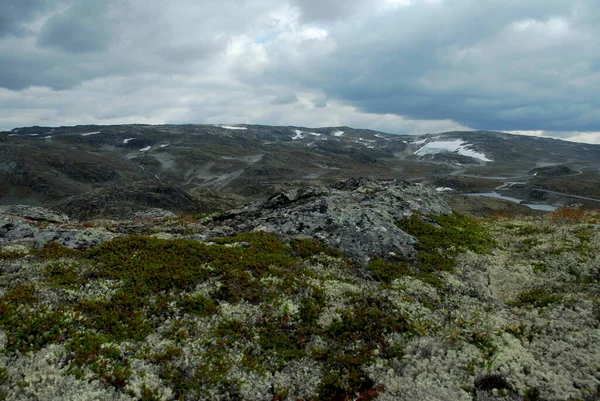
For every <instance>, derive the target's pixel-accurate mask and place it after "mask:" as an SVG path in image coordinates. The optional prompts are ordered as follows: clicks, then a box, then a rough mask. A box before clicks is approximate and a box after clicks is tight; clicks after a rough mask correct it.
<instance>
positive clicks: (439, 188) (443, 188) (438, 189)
mask: <svg viewBox="0 0 600 401" xmlns="http://www.w3.org/2000/svg"><path fill="white" fill-rule="evenodd" d="M435 190H436V191H438V192H448V191H453V189H452V188H448V187H437V188H436V189H435Z"/></svg>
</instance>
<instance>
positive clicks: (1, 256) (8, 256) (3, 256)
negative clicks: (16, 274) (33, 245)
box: [0, 251, 27, 260]
mask: <svg viewBox="0 0 600 401" xmlns="http://www.w3.org/2000/svg"><path fill="white" fill-rule="evenodd" d="M25 255H27V253H24V252H4V251H0V260H15V259H19V258H22V257H23V256H25Z"/></svg>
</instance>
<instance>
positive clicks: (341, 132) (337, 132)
mask: <svg viewBox="0 0 600 401" xmlns="http://www.w3.org/2000/svg"><path fill="white" fill-rule="evenodd" d="M342 135H344V131H335V132H334V133H333V136H342Z"/></svg>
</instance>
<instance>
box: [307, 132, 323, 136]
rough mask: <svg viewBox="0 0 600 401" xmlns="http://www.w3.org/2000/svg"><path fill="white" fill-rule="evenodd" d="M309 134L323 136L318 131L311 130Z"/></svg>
mask: <svg viewBox="0 0 600 401" xmlns="http://www.w3.org/2000/svg"><path fill="white" fill-rule="evenodd" d="M308 134H309V135H314V136H321V134H319V133H318V132H309V133H308Z"/></svg>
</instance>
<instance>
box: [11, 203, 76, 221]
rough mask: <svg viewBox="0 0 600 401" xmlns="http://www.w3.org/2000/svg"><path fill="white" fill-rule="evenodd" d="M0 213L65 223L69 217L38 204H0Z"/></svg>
mask: <svg viewBox="0 0 600 401" xmlns="http://www.w3.org/2000/svg"><path fill="white" fill-rule="evenodd" d="M1 215H8V216H10V215H12V216H18V217H24V218H27V219H31V220H38V221H47V222H50V223H66V222H68V221H69V217H67V215H65V214H62V213H57V212H55V211H53V210H50V209H46V208H43V207H38V206H28V205H3V206H0V216H1Z"/></svg>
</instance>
